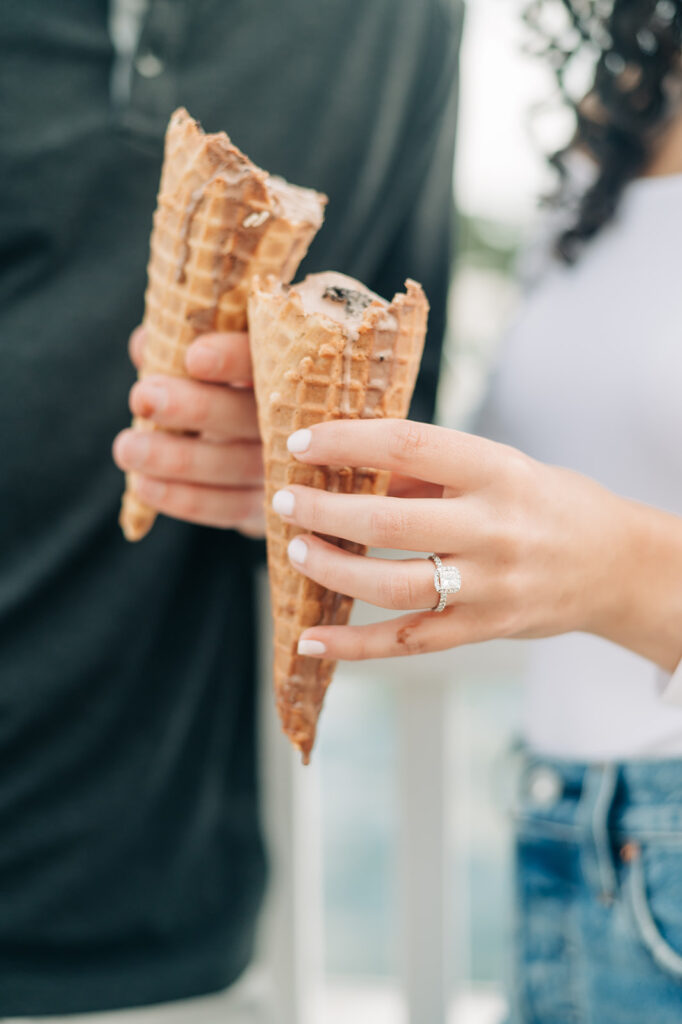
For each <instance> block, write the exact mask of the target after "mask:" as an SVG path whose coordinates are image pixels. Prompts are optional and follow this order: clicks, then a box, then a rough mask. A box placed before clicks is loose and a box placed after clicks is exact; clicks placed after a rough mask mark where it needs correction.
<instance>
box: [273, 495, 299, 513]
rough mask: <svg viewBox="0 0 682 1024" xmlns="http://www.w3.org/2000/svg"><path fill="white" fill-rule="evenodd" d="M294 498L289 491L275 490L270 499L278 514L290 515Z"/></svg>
mask: <svg viewBox="0 0 682 1024" xmlns="http://www.w3.org/2000/svg"><path fill="white" fill-rule="evenodd" d="M295 504H296V499H295V498H294V496H293V494H292V493H291V491H277V492H276V494H275V495H274V496H273V499H272V507H273V509H274V511H275V512H276V513H277V515H279V516H291V515H293V514H294V506H295Z"/></svg>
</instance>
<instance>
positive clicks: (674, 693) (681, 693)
mask: <svg viewBox="0 0 682 1024" xmlns="http://www.w3.org/2000/svg"><path fill="white" fill-rule="evenodd" d="M661 698H662V699H663V700H664V701H665V703H666V704H671V705H672V706H673V707H678V708H680V707H682V661H681V662H680V664H679V665H678V666H677V668H676V669H675V671H674V672H673V674H672V676H671V677H670V678H669V679H668V680H667V681H665V682H664V684H663V689H662V691H661Z"/></svg>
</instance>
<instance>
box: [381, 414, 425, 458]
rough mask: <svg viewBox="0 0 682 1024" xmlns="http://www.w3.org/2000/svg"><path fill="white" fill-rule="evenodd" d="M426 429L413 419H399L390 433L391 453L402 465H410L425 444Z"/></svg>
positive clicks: (389, 445)
mask: <svg viewBox="0 0 682 1024" xmlns="http://www.w3.org/2000/svg"><path fill="white" fill-rule="evenodd" d="M425 441H426V439H425V434H424V430H423V429H422V427H421V426H420V425H419V424H418V423H414V422H413V421H411V420H400V421H398V422H397V423H396V424H395V426H394V428H393V430H392V432H391V435H390V439H389V444H388V447H389V455H390V456H391V457H392V458H393V459H394V460H395V462H397V463H398V464H399V465H401V466H406V465H409V464H410V463H411V462H412V461H413V460H414V458H415V456H416V455H418V454H419V452H420V451H421V450H422V448H423V447H424V445H425Z"/></svg>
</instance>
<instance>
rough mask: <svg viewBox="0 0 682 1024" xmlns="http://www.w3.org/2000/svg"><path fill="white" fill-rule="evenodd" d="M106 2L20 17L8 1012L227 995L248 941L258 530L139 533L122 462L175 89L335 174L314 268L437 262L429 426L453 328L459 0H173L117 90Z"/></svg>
mask: <svg viewBox="0 0 682 1024" xmlns="http://www.w3.org/2000/svg"><path fill="white" fill-rule="evenodd" d="M108 14H109V11H108V4H107V3H106V2H105V0H4V3H3V4H2V13H1V17H0V437H1V439H2V449H1V451H0V1017H1V1016H15V1015H23V1014H26V1015H28V1014H44V1013H55V1014H56V1013H68V1012H77V1011H87V1010H96V1009H107V1008H113V1007H118V1006H126V1005H135V1004H145V1003H153V1002H161V1001H165V1000H170V999H174V998H179V997H184V996H190V995H193V994H197V993H203V992H208V991H211V990H217V989H219V988H221V987H223V986H225V985H228V984H229V983H231V982H232V981H233V980H234V979H235V978H236V977H237V976H238V975H239V973H240V972H241V971H242V969H243V968H244V966H245V965H246V964H247V962H248V960H249V957H250V955H251V949H252V940H253V932H254V923H255V920H256V916H257V911H258V907H259V903H260V899H261V895H262V889H263V884H264V874H265V872H264V857H263V850H262V843H261V836H260V831H259V823H258V805H257V787H256V781H255V769H254V761H255V756H254V752H255V738H254V620H253V614H252V602H253V594H252V568H253V567H252V561H253V558H252V554H251V552H252V547H251V546H250V545H249V543H248V542H247V541H244V540H242V539H241V538H240V537H239V536H238V535H236V534H234V533H232V532H221V531H219V530H210V529H203V528H198V527H193V526H188V525H185V524H181V523H178V522H173V521H170V520H168V519H163V518H162V519H160V520H159V521H158V522H157V524H156V526H155V527H154V529H153V531H152V533H151V534H150V536H149V537H148V538H146V539H145V540H144V541H143V542H142V543H141V544H139V545H134V546H133V545H130V544H127V543H126V542H125V541H124V540H123V538H122V536H121V533H120V531H119V528H118V526H117V514H118V508H119V501H120V496H121V488H122V477H121V475H120V474H119V473H118V471H117V470H116V469H115V467H114V465H113V464H112V461H111V458H110V446H111V442H112V439H113V437H114V435H115V434H116V432H117V431H118V430H119V429H121V428H122V427H124V426H125V425H126V424H127V423H128V422H129V415H128V412H127V392H128V389H129V387H130V385H131V383H132V381H133V376H134V374H133V370H132V368H131V366H130V363H129V361H128V358H127V354H126V340H127V337H128V334H129V332H130V330H131V329H132V328H133V327H134V326H135V325H136V324H137V323H138V322H139V321H140V318H141V315H142V301H143V293H144V288H145V265H146V260H147V246H148V238H149V230H150V226H151V216H152V211H153V208H154V201H155V194H156V189H157V184H158V178H159V170H160V165H161V156H162V143H163V133H164V129H165V126H166V123H167V120H168V116H169V114H170V113H171V111H172V110H173V108H174V107H176V106H178V105H180V104H182V105H185V106H186V107H187V108H188V109H189V111H190V112H191V113H192V114H193V115H194V116H195V117H197V118H199V119H200V120H201V121H202V122H203V124H204V126H205V127H206V128H207V129H208V130H212V131H213V130H218V129H223V128H224V129H226V130H227V131H228V132H229V133H230V135H231V136H232V137H233V138H234V140H235V142H236V143H237V144H238V145H239V146H240V147H242V148H243V149H244V150H245V151H246V152H247V153H248V154H249V155H250V156H251V157H252V158H253V159H254V160H255V161H256V162H257V163H259V164H260V165H262V166H263V167H266V168H268V169H269V170H272V171H274V172H277V173H280V174H283V175H285V176H286V177H287V178H289V179H290V180H291V181H293V182H296V183H297V184H300V185H308V186H312V187H314V188H317V189H320V190H322V191H324V192H326V193H328V195H329V196H330V205H329V210H328V217H327V223H326V226H325V227H324V229H323V231H322V232H321V234H320V236H319V238H318V239H317V240H316V242H315V243H314V245H313V247H312V250H311V253H310V256H309V258H308V260H307V262H306V265H305V268H304V269H305V270H308V271H311V270H321V269H337V270H341V271H345V272H346V273H349V274H352V275H354V276H357V277H359V278H362V279H363V280H364V281H365V282H366V283H367V284H368V285H369V286H370V288H373V289H375V290H376V291H378V292H380V293H382V294H384V295H386V296H389V297H390V296H391V295H392V294H393V292H394V291H395V290H396V289H398V288H400V287H401V286H402V283H403V281H404V279H405V277H406V276H408V275H409V276H411V277H414V278H416V279H418V280H420V281H421V282H422V283H423V285H424V287H425V289H426V291H427V293H428V296H429V299H430V300H431V305H432V314H431V332H430V337H429V344H428V350H427V354H426V358H425V362H424V373H423V375H422V379H421V382H420V385H419V390H418V394H417V398H416V405H415V413H416V415H417V417H419V418H429V417H430V415H431V412H432V407H433V399H434V390H435V383H436V375H437V367H438V362H439V352H440V342H441V333H442V326H443V314H444V306H445V292H446V286H447V278H448V261H449V235H450V226H451V219H452V208H451V180H452V150H453V145H454V102H453V85H454V80H455V73H456V55H457V44H458V36H459V28H458V21H459V18H458V17H457V16H456V14H453V13H452V10H451V9H449V8H448V7H447V6H446V0H419V2H417V0H270V2H268V0H152V3H151V5H150V8H149V11H148V13H147V14H146V16H145V19H144V23H143V27H142V35H141V38H140V40H139V45H138V50H137V58H138V59H137V65H133V66H132V68H131V69H130V70H131V77H130V81H129V84H130V90H129V95H128V97H127V99H126V98H124V99H123V100H122V101H121V102H119V103H114V102H112V97H111V80H112V72H113V71H114V51H113V48H112V43H111V40H110V37H109V34H108ZM150 58H151V59H150ZM116 75H117V76H118V80H119V89H118V93H117V95H121V96H125V88H123V89H121V88H120V82H121V81H124V80H125V78H126V68H125V66H123V67H122V66H121V65H118V66H117V68H116ZM121 76H122V77H121ZM283 742H284V741H283Z"/></svg>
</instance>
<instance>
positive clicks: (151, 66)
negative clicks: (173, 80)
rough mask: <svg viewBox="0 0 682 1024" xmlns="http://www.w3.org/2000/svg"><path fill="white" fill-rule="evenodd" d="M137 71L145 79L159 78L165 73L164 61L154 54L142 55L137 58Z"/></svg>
mask: <svg viewBox="0 0 682 1024" xmlns="http://www.w3.org/2000/svg"><path fill="white" fill-rule="evenodd" d="M135 70H136V71H137V73H138V75H142V77H143V78H158V76H159V75H160V74H161V73H162V72H163V70H164V65H163V61H161V60H159V58H158V57H157V56H156V55H155V54H153V53H141V54H140V56H139V57H136V58H135Z"/></svg>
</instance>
